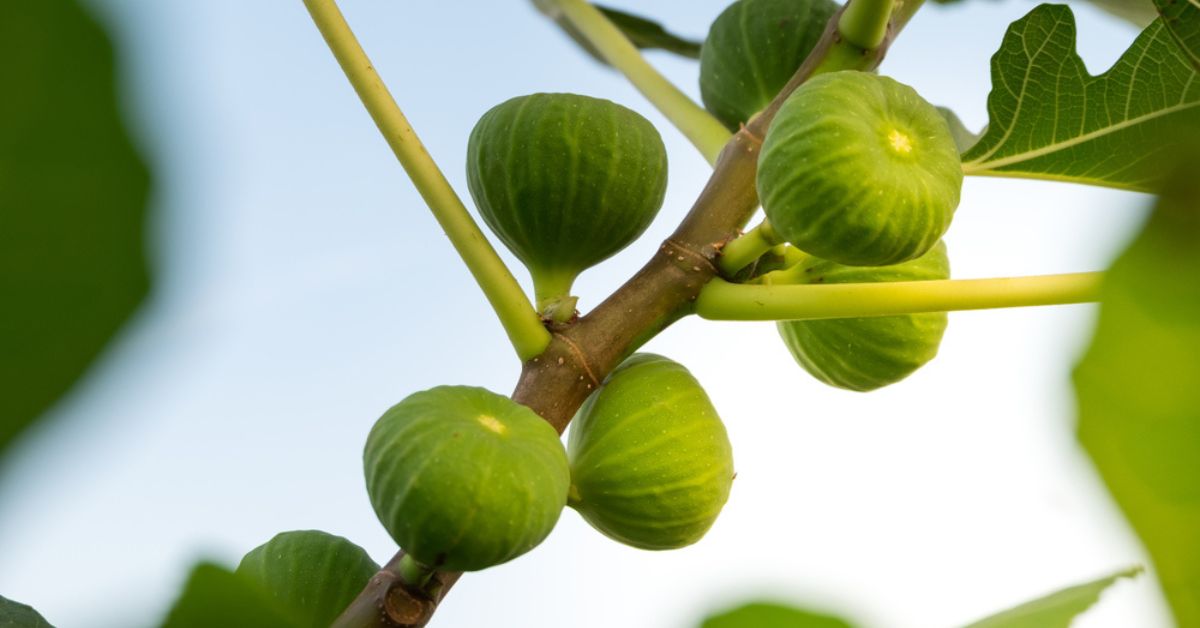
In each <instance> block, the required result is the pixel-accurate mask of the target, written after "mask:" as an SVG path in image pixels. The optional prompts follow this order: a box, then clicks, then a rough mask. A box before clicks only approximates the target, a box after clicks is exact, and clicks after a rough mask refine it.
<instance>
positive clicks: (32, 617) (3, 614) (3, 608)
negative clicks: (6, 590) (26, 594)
mask: <svg viewBox="0 0 1200 628" xmlns="http://www.w3.org/2000/svg"><path fill="white" fill-rule="evenodd" d="M0 628H54V626H51V625H50V622H48V621H46V619H45V618H44V617H42V616H41V615H40V614H39V613H38V612H37V611H35V610H33V607H31V606H26V605H25V604H22V603H20V602H14V601H12V600H10V599H8V598H6V597H4V596H2V595H0Z"/></svg>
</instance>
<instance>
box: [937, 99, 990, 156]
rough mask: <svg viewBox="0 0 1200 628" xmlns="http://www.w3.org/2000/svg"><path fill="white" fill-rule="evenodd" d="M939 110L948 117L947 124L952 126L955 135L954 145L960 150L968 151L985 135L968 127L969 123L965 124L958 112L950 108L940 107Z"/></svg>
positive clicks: (951, 131) (962, 151)
mask: <svg viewBox="0 0 1200 628" xmlns="http://www.w3.org/2000/svg"><path fill="white" fill-rule="evenodd" d="M937 110H938V113H940V114H942V117H943V118H945V119H946V124H947V125H948V126H949V127H950V135H951V136H952V137H954V145H955V146H957V147H958V152H960V153H965V152H967V150H969V149H970V148H971V147H972V146H974V145H975V142H978V141H979V138H980V137H982V136H983V133H975V132H973V131H971V130H970V129H968V128H967V125H965V124H963V121H962V119H960V118H959V117H958V114H957V113H954V112H953V111H951V110H950V109H948V108H946V107H938V108H937Z"/></svg>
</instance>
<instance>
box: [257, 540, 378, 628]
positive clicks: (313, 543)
mask: <svg viewBox="0 0 1200 628" xmlns="http://www.w3.org/2000/svg"><path fill="white" fill-rule="evenodd" d="M377 571H379V565H377V564H375V561H373V560H371V557H370V556H368V555H367V552H366V551H365V550H363V549H362V548H361V547H359V546H357V545H355V544H354V543H352V542H350V541H349V540H347V539H345V538H342V537H340V536H335V535H332V534H328V533H326V532H321V531H319V530H296V531H292V532H282V533H280V534H277V535H275V536H274V537H273V538H272V539H271V540H269V541H267V542H266V543H264V544H262V545H259V546H258V547H256V548H254V549H253V550H250V551H249V552H248V553H247V554H246V555H245V556H244V557H242V561H241V563H240V564H239V565H238V567H237V573H238V575H240V576H243V577H245V578H247V579H249V580H251V581H253V582H255V583H256V584H258V585H259V586H260V587H261V588H262V589H263V590H264V591H266V592H267V594H268V595H270V596H271V597H273V598H275V600H276V601H278V602H280V605H281V606H282V607H283V608H284V609H286V610H287V611H288V612H289V613H290V614H291V615H292V616H293V617H294V618H296V620H297V623H298V625H301V626H311V627H312V628H326V627H327V626H329V625H330V624H331V623H333V620H335V619H337V617H338V615H340V614H341V613H342V611H343V610H345V608H346V607H347V606H349V605H350V603H351V602H353V601H354V598H355V597H356V596H357V595H358V593H359V591H361V590H362V589H363V587H364V586H366V584H367V581H369V580H370V579H371V576H373V575H375V573H376V572H377Z"/></svg>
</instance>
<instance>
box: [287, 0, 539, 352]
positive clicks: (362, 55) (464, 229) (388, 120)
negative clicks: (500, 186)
mask: <svg viewBox="0 0 1200 628" xmlns="http://www.w3.org/2000/svg"><path fill="white" fill-rule="evenodd" d="M304 5H305V6H306V7H308V12H309V13H310V14H311V15H312V19H313V22H314V23H315V24H316V25H317V28H318V29H319V30H320V31H321V35H322V36H323V37H324V38H325V43H327V44H329V49H330V50H331V51H333V56H334V57H336V58H337V61H338V63H339V64H340V65H341V66H342V71H343V72H345V73H346V78H348V79H350V83H351V84H352V85H353V86H354V91H356V92H358V97H359V98H360V99H361V100H362V103H363V106H365V107H366V109H367V112H368V113H370V114H371V118H372V119H373V120H375V124H376V125H377V126H378V127H379V131H380V132H381V133H382V134H383V137H384V139H386V140H387V143H388V145H389V146H391V147H392V152H394V153H395V154H396V158H397V159H399V160H400V164H401V165H402V166H404V170H405V172H407V173H408V177H409V178H410V179H412V182H413V184H414V185H416V187H417V191H418V192H420V193H421V197H422V198H424V199H425V203H426V204H427V205H428V206H429V209H430V210H431V211H432V212H433V215H434V217H435V218H437V221H438V224H440V225H441V226H442V229H443V230H445V232H446V237H448V238H450V243H451V244H453V245H454V249H455V250H456V251H458V255H459V257H461V258H462V260H463V261H464V262H466V264H467V268H468V269H469V270H470V271H471V275H472V276H474V277H475V282H476V283H478V284H479V287H480V288H481V289H482V290H483V294H484V296H486V297H487V300H488V303H490V304H491V306H492V309H493V310H495V311H496V316H497V317H498V318H499V319H500V324H501V325H503V326H504V331H505V332H506V333H507V334H508V338H509V340H510V341H512V345H513V348H514V349H515V350H516V352H517V355H518V357H520V358H521V361H522V362H524V361H525V360H528V359H529V358H532V357H533V356H535V355H537V354H539V353H541V352H542V351H543V350H545V348H546V345H547V344H549V342H550V333H549V332H548V331H546V328H545V327H544V326H542V322H541V319H540V318H539V317H538V315H537V311H536V310H534V309H533V304H532V303H530V302H529V297H528V296H526V295H525V292H524V291H523V290H522V289H521V285H520V284H518V283H517V280H516V278H515V277H513V275H512V272H510V271H509V270H508V267H507V266H505V264H504V261H503V260H501V259H500V256H499V255H497V254H496V249H494V248H492V245H491V244H490V243H489V242H488V240H487V237H485V236H484V235H483V232H482V231H480V229H479V226H478V225H477V224H475V220H474V219H473V218H471V214H470V213H469V212H467V208H466V207H465V206H464V205H463V202H462V200H461V199H460V198H459V197H458V194H456V193H455V192H454V189H453V188H451V187H450V183H449V182H448V181H446V177H445V176H444V175H443V174H442V171H441V170H440V169H439V168H438V166H437V164H436V163H435V162H434V161H433V158H432V157H430V156H429V152H428V151H426V150H425V146H424V145H423V144H421V140H420V138H418V137H417V134H416V132H415V131H413V129H412V127H411V126H410V125H409V124H408V120H407V119H406V118H405V117H404V113H403V112H402V111H400V107H399V106H398V105H397V104H396V101H395V99H393V98H392V94H391V93H390V92H389V91H388V88H387V86H386V85H384V84H383V80H382V79H380V78H379V74H378V73H377V72H375V68H374V66H372V65H371V60H370V59H369V58H367V53H366V52H364V51H363V49H362V46H361V45H359V43H358V39H357V38H355V36H354V33H353V31H351V30H350V26H349V25H348V24H347V23H346V19H345V17H343V16H342V12H341V11H340V10H339V9H338V6H337V2H335V0H304Z"/></svg>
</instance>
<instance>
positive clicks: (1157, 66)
mask: <svg viewBox="0 0 1200 628" xmlns="http://www.w3.org/2000/svg"><path fill="white" fill-rule="evenodd" d="M1192 21H1193V22H1196V23H1195V24H1191V23H1189V24H1187V26H1188V27H1189V28H1193V29H1195V30H1200V20H1195V19H1193V20H1192ZM988 114H989V116H990V123H989V125H988V128H987V131H986V132H985V133H984V135H983V138H982V139H981V140H980V141H979V142H978V143H977V144H975V145H974V146H973V147H971V149H970V150H968V151H967V152H966V153H965V154H964V155H963V170H964V172H966V173H967V174H974V175H993V176H1016V177H1030V178H1040V179H1053V180H1060V181H1073V182H1077V183H1088V184H1092V185H1101V186H1108V187H1114V188H1121V189H1127V190H1138V191H1147V192H1148V191H1154V190H1155V189H1157V185H1158V183H1159V182H1160V181H1161V180H1162V173H1163V172H1164V171H1165V170H1166V169H1167V168H1168V166H1169V162H1168V156H1169V155H1170V154H1171V151H1172V148H1173V146H1175V145H1177V144H1178V142H1179V141H1180V140H1179V138H1181V137H1185V136H1186V133H1181V130H1184V129H1188V128H1200V78H1198V77H1197V71H1196V69H1195V68H1194V67H1192V65H1191V63H1190V62H1189V61H1188V59H1187V58H1186V56H1185V55H1184V53H1183V51H1182V50H1181V49H1180V47H1179V46H1178V45H1177V44H1176V43H1175V41H1174V40H1173V39H1172V37H1171V35H1170V33H1169V32H1168V29H1167V27H1166V26H1165V24H1164V22H1163V20H1162V19H1158V20H1155V21H1154V22H1153V23H1152V24H1151V25H1150V26H1149V27H1147V28H1146V30H1144V31H1143V32H1142V34H1141V35H1140V36H1139V37H1138V38H1137V40H1136V41H1135V42H1134V43H1133V45H1132V46H1131V47H1130V48H1129V50H1127V51H1126V52H1125V54H1123V55H1122V56H1121V58H1120V59H1119V60H1118V61H1117V62H1116V64H1115V65H1113V67H1112V68H1111V69H1110V70H1109V71H1108V72H1105V73H1104V74H1102V75H1100V76H1091V75H1089V74H1088V73H1087V69H1086V68H1085V67H1084V65H1083V60H1082V59H1080V58H1079V55H1078V54H1077V53H1076V51H1075V17H1074V15H1073V14H1072V13H1071V10H1070V9H1069V8H1067V7H1065V6H1059V5H1042V6H1039V7H1037V8H1035V9H1034V10H1033V11H1031V12H1030V13H1029V14H1028V15H1026V16H1025V17H1024V18H1021V19H1020V20H1018V21H1017V22H1015V23H1013V25H1012V26H1010V27H1009V30H1008V33H1007V34H1006V35H1005V37H1004V42H1003V44H1002V45H1001V47H1000V50H999V52H997V53H996V54H995V56H993V57H992V92H991V94H990V95H989V96H988Z"/></svg>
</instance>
